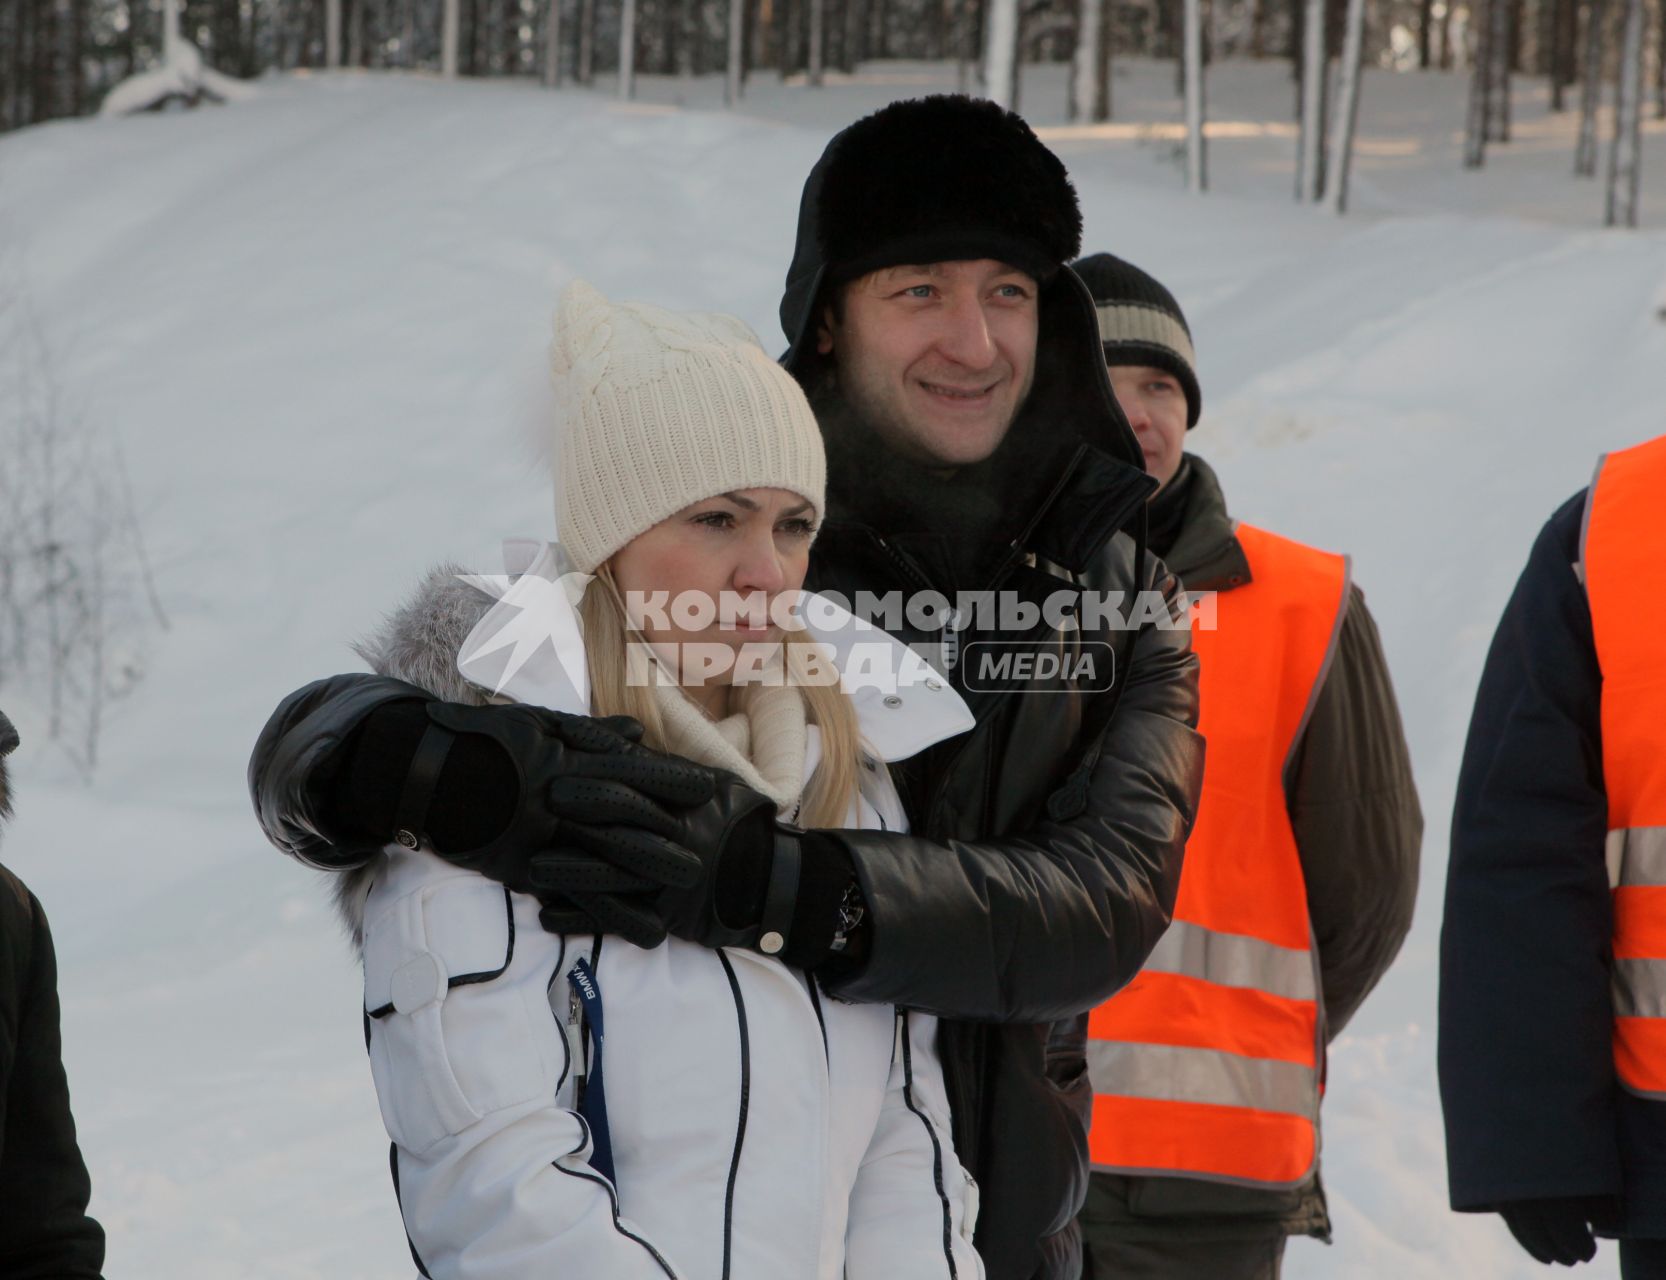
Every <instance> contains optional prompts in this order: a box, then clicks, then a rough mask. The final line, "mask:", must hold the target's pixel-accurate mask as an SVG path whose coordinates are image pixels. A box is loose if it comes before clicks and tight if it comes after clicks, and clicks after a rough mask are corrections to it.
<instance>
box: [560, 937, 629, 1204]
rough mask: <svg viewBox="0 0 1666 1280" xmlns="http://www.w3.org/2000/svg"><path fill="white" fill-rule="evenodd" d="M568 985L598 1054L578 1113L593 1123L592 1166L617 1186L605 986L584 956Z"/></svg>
mask: <svg viewBox="0 0 1666 1280" xmlns="http://www.w3.org/2000/svg"><path fill="white" fill-rule="evenodd" d="M567 985H568V986H569V987H571V988H572V990H573V994H574V995H575V996H577V997H578V1001H579V1004H580V1006H581V1007H582V1008H583V1010H584V1020H585V1022H586V1023H587V1024H588V1025H589V1027H590V1041H591V1043H592V1045H594V1046H595V1056H594V1058H593V1059H592V1061H591V1063H590V1070H589V1072H588V1073H587V1074H586V1077H585V1080H584V1092H583V1094H582V1095H581V1096H580V1098H579V1102H578V1113H579V1115H581V1116H583V1117H584V1120H585V1123H586V1124H588V1125H589V1126H590V1167H591V1168H592V1169H594V1170H595V1171H596V1172H597V1173H599V1174H601V1175H602V1177H604V1178H606V1179H607V1180H608V1181H609V1182H611V1183H613V1184H614V1185H615V1186H617V1185H618V1180H617V1179H616V1178H615V1177H614V1176H613V1137H612V1134H611V1132H610V1131H609V1129H608V1125H607V1092H606V1090H605V1088H604V1087H603V1083H602V1041H603V1038H604V1036H605V1034H606V1031H605V1027H604V1024H603V1020H602V988H601V985H600V984H599V983H598V982H597V981H596V973H595V970H593V969H592V968H591V967H590V962H589V961H588V960H586V959H584V958H583V957H580V958H579V959H578V960H577V961H575V962H574V964H573V967H572V968H571V969H569V970H568V971H567Z"/></svg>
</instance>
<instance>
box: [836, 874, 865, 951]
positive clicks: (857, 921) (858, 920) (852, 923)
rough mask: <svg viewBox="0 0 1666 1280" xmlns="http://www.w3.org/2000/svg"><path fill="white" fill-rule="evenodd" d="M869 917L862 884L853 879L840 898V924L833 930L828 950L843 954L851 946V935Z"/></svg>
mask: <svg viewBox="0 0 1666 1280" xmlns="http://www.w3.org/2000/svg"><path fill="white" fill-rule="evenodd" d="M867 918H868V902H867V899H865V898H864V897H863V896H862V886H861V885H859V884H857V883H856V881H854V880H852V881H851V882H850V884H849V885H847V886H846V887H845V896H844V897H843V898H841V899H839V924H838V927H837V928H836V929H834V930H833V941H832V943H831V944H830V945H829V947H828V950H829V951H831V952H832V953H833V954H834V955H842V954H844V952H845V949H846V948H847V947H849V946H850V939H851V935H852V934H854V933H855V932H856V930H857V929H859V928H860V927H861V925H862V922H863V921H864V920H866V919H867Z"/></svg>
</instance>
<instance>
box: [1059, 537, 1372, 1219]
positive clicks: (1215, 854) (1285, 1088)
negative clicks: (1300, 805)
mask: <svg viewBox="0 0 1666 1280" xmlns="http://www.w3.org/2000/svg"><path fill="white" fill-rule="evenodd" d="M1237 535H1238V542H1239V545H1240V546H1241V547H1242V548H1243V552H1244V555H1245V558H1246V559H1247V560H1248V561H1249V566H1250V579H1251V580H1250V582H1249V583H1248V584H1247V585H1245V586H1242V587H1238V588H1236V589H1235V590H1232V591H1226V592H1222V593H1220V594H1219V595H1218V596H1216V597H1215V618H1214V621H1215V627H1214V629H1213V630H1210V629H1207V628H1206V627H1205V626H1203V625H1200V620H1199V618H1198V617H1197V616H1194V618H1193V626H1192V645H1193V648H1194V650H1195V651H1196V653H1197V655H1198V661H1199V666H1200V672H1199V680H1200V701H1201V717H1200V721H1199V724H1198V728H1199V730H1200V732H1202V734H1203V735H1204V738H1205V740H1206V741H1207V743H1208V755H1207V758H1206V761H1205V764H1204V772H1203V793H1202V797H1201V799H1200V801H1199V807H1198V816H1197V823H1196V825H1195V827H1194V828H1193V830H1192V835H1191V839H1190V840H1189V841H1188V842H1187V845H1186V862H1185V868H1184V870H1183V871H1182V872H1181V876H1180V893H1179V897H1178V899H1177V901H1176V903H1175V910H1174V922H1173V924H1171V925H1170V926H1169V929H1168V931H1167V932H1166V933H1164V935H1163V937H1162V939H1161V941H1159V942H1158V944H1157V947H1156V950H1154V951H1153V952H1152V954H1151V958H1150V959H1149V960H1147V961H1146V964H1145V967H1144V968H1143V969H1142V970H1141V971H1140V973H1139V975H1138V976H1137V977H1136V978H1135V979H1134V980H1133V981H1132V982H1130V983H1129V984H1128V986H1127V987H1126V988H1124V989H1123V990H1122V991H1120V992H1118V993H1117V994H1116V995H1115V996H1113V997H1111V999H1109V1000H1108V1001H1106V1002H1105V1003H1104V1004H1102V1005H1100V1006H1099V1008H1097V1009H1095V1010H1094V1011H1093V1013H1092V1015H1091V1016H1090V1017H1089V1019H1088V1071H1089V1075H1090V1078H1091V1080H1092V1084H1093V1093H1094V1098H1093V1126H1092V1130H1091V1131H1090V1133H1089V1137H1088V1145H1089V1149H1090V1153H1091V1158H1092V1163H1093V1166H1094V1168H1095V1169H1100V1170H1105V1171H1109V1172H1115V1173H1125V1174H1140V1175H1159V1176H1174V1177H1190V1178H1205V1179H1209V1180H1213V1181H1222V1182H1238V1183H1243V1184H1246V1185H1251V1186H1258V1187H1293V1186H1299V1185H1300V1184H1302V1183H1303V1182H1305V1181H1306V1180H1307V1179H1308V1177H1309V1176H1310V1175H1311V1174H1312V1172H1313V1169H1314V1166H1315V1163H1316V1162H1317V1160H1318V1154H1319V1096H1320V1090H1321V1078H1322V1070H1323V1053H1324V1015H1323V1011H1322V1008H1321V1001H1320V992H1319V978H1318V964H1317V956H1316V955H1315V952H1314V949H1313V941H1312V928H1311V926H1310V925H1309V923H1308V914H1307V886H1306V881H1305V879H1304V878H1303V876H1302V866H1301V859H1300V857H1299V856H1298V854H1297V850H1296V837H1295V832H1294V831H1293V830H1292V828H1291V826H1290V816H1289V812H1288V808H1287V804H1286V800H1285V790H1284V782H1285V777H1284V775H1285V771H1286V768H1287V766H1288V763H1289V761H1290V757H1291V753H1292V751H1293V749H1294V747H1295V745H1296V742H1297V740H1298V739H1299V738H1300V737H1301V733H1302V729H1303V727H1304V725H1305V724H1306V722H1307V717H1308V715H1309V713H1310V711H1311V708H1312V705H1313V700H1314V697H1315V695H1316V694H1317V692H1318V690H1319V687H1320V686H1321V684H1322V683H1323V682H1324V678H1325V673H1326V671H1327V670H1328V668H1329V665H1330V660H1331V655H1332V653H1333V652H1334V650H1335V647H1336V638H1337V634H1338V631H1339V630H1340V627H1341V623H1342V615H1343V613H1344V610H1345V607H1346V604H1347V598H1348V563H1347V561H1346V560H1345V559H1344V558H1343V557H1341V556H1335V555H1330V554H1328V553H1326V552H1322V551H1316V550H1314V549H1313V548H1311V547H1305V546H1302V545H1301V544H1300V543H1296V542H1291V541H1289V540H1288V539H1286V538H1280V537H1278V536H1276V535H1275V534H1271V533H1266V532H1264V531H1262V530H1260V529H1255V528H1251V527H1250V526H1249V525H1239V526H1238V529H1237ZM1205 616H1206V615H1205Z"/></svg>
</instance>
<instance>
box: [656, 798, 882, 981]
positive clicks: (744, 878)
mask: <svg viewBox="0 0 1666 1280" xmlns="http://www.w3.org/2000/svg"><path fill="white" fill-rule="evenodd" d="M708 772H709V773H710V774H711V777H712V782H713V786H714V794H713V795H712V798H711V799H710V800H707V801H706V802H705V803H703V804H699V805H693V806H690V807H688V808H686V809H683V810H682V811H680V812H679V813H678V814H677V815H676V821H677V829H676V833H675V835H674V836H673V837H672V838H673V839H674V840H675V841H676V843H677V844H678V845H679V846H681V847H682V848H684V849H687V850H688V851H690V852H691V853H693V854H694V855H695V856H696V857H697V858H699V859H700V861H701V863H702V864H703V865H704V867H705V874H704V875H703V876H702V877H701V879H700V881H699V882H698V883H695V884H691V885H667V887H665V888H664V889H661V890H660V891H659V892H658V893H657V894H656V895H655V898H654V901H655V905H656V907H657V909H658V913H659V916H660V918H661V919H662V920H664V922H665V927H666V929H667V930H669V932H670V933H671V934H672V936H673V937H678V938H683V939H685V940H687V941H689V942H697V943H699V944H700V945H701V946H706V947H750V948H752V949H753V950H756V951H762V952H764V953H765V954H766V955H773V956H778V957H779V958H780V959H782V960H783V961H785V962H786V963H788V964H791V965H794V966H797V967H799V968H804V969H811V968H815V967H816V966H817V965H818V964H820V963H821V962H822V961H824V960H826V959H827V958H828V956H829V955H830V954H831V949H832V944H833V938H834V935H835V933H836V932H837V930H838V929H839V926H840V923H841V919H842V914H841V908H842V907H843V905H844V902H845V899H846V895H847V893H848V892H849V890H850V888H851V886H852V885H854V884H855V882H856V872H855V868H854V866H853V865H852V863H851V860H850V857H849V855H848V854H846V853H845V851H844V848H843V846H842V845H840V844H839V843H838V841H837V840H834V839H832V838H830V837H827V836H824V835H821V834H818V833H816V832H810V831H800V830H799V829H798V828H796V827H791V826H787V825H786V824H784V823H781V822H777V821H776V816H775V805H774V803H773V802H772V801H771V800H770V799H769V798H768V797H767V796H763V795H760V794H759V793H758V792H756V791H754V790H752V788H750V787H748V786H747V785H746V784H745V783H744V782H742V781H741V780H740V779H739V778H737V777H735V776H734V775H733V774H731V773H728V772H725V771H724V770H721V769H712V770H709V771H708Z"/></svg>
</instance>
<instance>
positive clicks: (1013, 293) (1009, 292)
mask: <svg viewBox="0 0 1666 1280" xmlns="http://www.w3.org/2000/svg"><path fill="white" fill-rule="evenodd" d="M995 292H996V293H998V294H1000V295H1001V297H1003V298H1027V297H1029V296H1030V291H1029V290H1028V289H1026V288H1025V287H1024V286H1023V285H1021V284H1003V285H1002V286H1001V287H1000V288H998V289H997V290H996V291H995Z"/></svg>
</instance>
